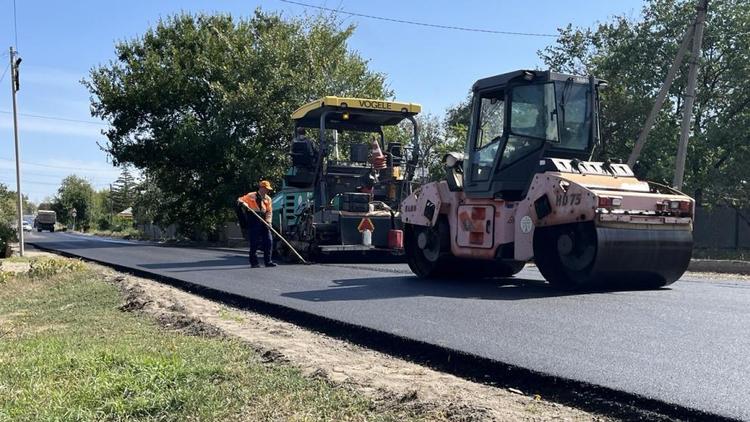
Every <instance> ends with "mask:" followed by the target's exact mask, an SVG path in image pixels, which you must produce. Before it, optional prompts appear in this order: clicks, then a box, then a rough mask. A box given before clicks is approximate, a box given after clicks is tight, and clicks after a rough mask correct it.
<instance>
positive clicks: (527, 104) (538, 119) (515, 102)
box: [510, 83, 558, 142]
mask: <svg viewBox="0 0 750 422" xmlns="http://www.w3.org/2000/svg"><path fill="white" fill-rule="evenodd" d="M511 101H512V105H511V107H510V131H511V133H512V134H514V135H518V136H528V137H532V138H538V139H543V140H547V141H553V142H557V139H558V138H557V109H556V107H555V105H556V102H555V85H554V84H552V83H546V84H537V85H523V86H518V87H515V88H513V92H512V98H511Z"/></svg>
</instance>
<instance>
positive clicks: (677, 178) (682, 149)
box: [672, 0, 708, 190]
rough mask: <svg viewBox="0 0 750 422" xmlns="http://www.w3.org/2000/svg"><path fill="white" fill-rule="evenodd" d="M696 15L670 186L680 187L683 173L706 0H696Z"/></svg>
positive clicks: (691, 118)
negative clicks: (672, 178)
mask: <svg viewBox="0 0 750 422" xmlns="http://www.w3.org/2000/svg"><path fill="white" fill-rule="evenodd" d="M697 9H698V17H697V18H696V20H695V34H694V36H693V53H692V54H691V56H690V71H689V72H688V84H687V91H686V92H685V105H684V106H683V108H682V126H681V128H680V143H679V144H678V146H677V158H676V159H675V170H674V181H673V182H672V186H673V187H674V188H675V189H677V190H681V189H682V178H683V176H684V175H685V159H686V158H687V144H688V139H689V138H690V123H691V121H692V120H693V104H694V103H695V84H696V80H697V78H698V66H699V65H700V56H701V47H702V44H703V28H704V26H705V22H706V11H707V10H708V0H698V4H697Z"/></svg>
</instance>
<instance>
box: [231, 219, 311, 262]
mask: <svg viewBox="0 0 750 422" xmlns="http://www.w3.org/2000/svg"><path fill="white" fill-rule="evenodd" d="M245 209H246V210H248V211H250V212H251V213H252V214H253V215H254V216H255V218H257V219H258V220H260V221H261V222H262V223H263V224H265V225H266V227H268V229H269V230H271V233H273V234H275V235H276V237H278V238H279V240H281V241H282V242H284V244H285V245H286V246H288V247H289V249H290V250H291V251H292V252H294V255H296V256H297V258H299V260H300V262H301V263H303V264H305V265H310V264H311V262H307V261H306V260H305V258H302V255H300V254H299V252H297V250H296V249H294V246H292V245H291V244H290V243H289V242H287V240H286V239H284V236H282V235H281V233H279V232H277V231H276V229H274V228H273V226H272V225H270V224H269V223H268V222H267V221H266V220H264V219H263V217H261V216H260V215H258V213H257V212H255V210H252V209H250V208H249V207H245Z"/></svg>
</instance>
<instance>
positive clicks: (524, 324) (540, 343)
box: [27, 232, 750, 420]
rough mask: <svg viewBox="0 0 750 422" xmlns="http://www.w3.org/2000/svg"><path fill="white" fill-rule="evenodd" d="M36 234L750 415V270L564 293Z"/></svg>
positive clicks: (526, 277) (159, 269) (390, 269)
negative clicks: (270, 264) (272, 264)
mask: <svg viewBox="0 0 750 422" xmlns="http://www.w3.org/2000/svg"><path fill="white" fill-rule="evenodd" d="M27 242H28V243H31V244H36V245H38V246H40V247H42V248H46V249H55V250H60V251H64V252H67V253H70V254H75V255H77V256H81V257H83V258H89V259H94V260H97V261H102V262H107V263H112V264H117V265H121V266H126V267H129V268H134V269H138V270H141V271H148V272H151V273H154V274H157V275H161V276H167V277H172V278H177V279H180V280H184V281H188V282H190V283H194V284H198V285H204V286H209V287H212V288H214V289H220V290H223V291H226V292H229V293H232V294H239V295H243V296H247V297H251V298H254V299H257V300H261V301H265V302H269V303H273V304H277V305H282V306H285V307H291V308H294V309H298V310H302V311H305V312H309V313H312V314H315V315H320V316H324V317H327V318H332V319H335V320H340V321H345V322H347V323H350V324H355V325H359V326H364V327H369V328H372V329H375V330H380V331H384V332H387V333H391V334H396V335H399V336H404V337H408V338H411V339H416V340H420V341H424V342H428V343H431V344H435V345H439V346H442V347H447V348H451V349H456V350H461V351H465V352H467V353H471V354H474V355H478V356H482V357H486V358H490V359H492V360H496V361H500V362H503V363H506V364H511V365H517V366H520V367H523V368H527V369H531V370H535V371H539V372H542V373H546V374H552V375H556V376H560V377H564V378H568V379H573V380H577V381H583V382H586V383H590V384H594V385H600V386H604V387H608V388H611V389H615V390H618V391H624V392H628V393H634V394H638V395H641V396H645V397H648V398H652V399H656V400H659V401H663V402H667V403H672V404H677V405H680V406H684V407H688V408H693V409H698V410H702V411H706V412H710V413H712V414H716V415H722V416H726V417H731V418H737V419H744V420H750V281H742V280H739V279H738V280H708V279H700V278H697V276H696V275H694V274H693V275H691V274H688V275H686V276H684V277H683V279H682V280H680V281H678V282H677V283H675V284H673V285H672V286H670V287H669V288H665V289H661V290H656V291H638V290H636V291H617V292H603V293H586V294H565V293H561V292H558V291H555V290H553V289H551V288H549V287H548V286H547V285H545V284H544V283H542V282H541V280H543V279H542V277H541V275H540V274H539V273H538V271H536V269H535V268H534V267H531V268H527V269H525V270H524V271H522V272H521V273H520V274H519V275H518V276H517V277H516V279H515V281H513V283H515V284H508V282H503V281H495V280H476V281H467V280H445V281H423V280H419V279H417V278H415V277H414V276H412V275H411V272H409V270H408V268H407V266H406V265H405V264H361V263H360V264H319V265H312V266H302V265H282V266H279V267H277V268H273V269H271V268H259V269H251V268H249V266H248V265H247V256H246V255H243V254H241V253H239V252H233V251H228V250H217V249H213V250H212V249H192V248H190V249H188V248H173V247H163V246H157V245H152V244H146V243H142V242H131V241H122V240H112V239H102V238H94V237H88V236H79V235H72V234H66V233H36V232H34V233H31V234H29V235H27Z"/></svg>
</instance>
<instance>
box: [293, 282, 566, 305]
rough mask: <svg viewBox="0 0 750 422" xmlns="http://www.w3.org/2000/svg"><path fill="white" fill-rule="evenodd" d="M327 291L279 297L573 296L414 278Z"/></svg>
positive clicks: (521, 285)
mask: <svg viewBox="0 0 750 422" xmlns="http://www.w3.org/2000/svg"><path fill="white" fill-rule="evenodd" d="M333 283H334V286H332V287H331V288H328V289H321V290H308V291H300V292H291V293H284V294H282V296H285V297H289V298H294V299H300V300H306V301H311V302H335V301H352V300H372V299H393V298H400V297H415V296H432V297H449V298H458V299H483V300H520V299H535V298H543V297H551V296H566V295H570V294H573V293H569V292H562V291H559V290H554V289H552V288H550V287H549V286H548V285H546V283H544V282H543V281H538V280H526V279H503V280H493V279H485V280H422V279H419V278H417V277H416V276H394V277H369V278H352V279H343V280H334V281H333Z"/></svg>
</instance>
